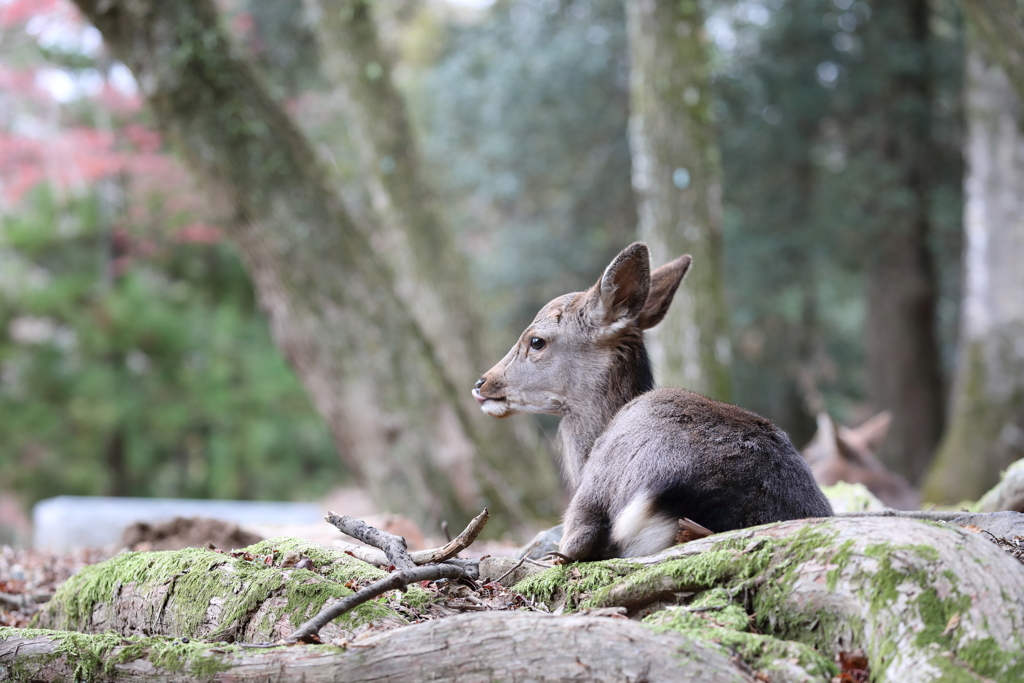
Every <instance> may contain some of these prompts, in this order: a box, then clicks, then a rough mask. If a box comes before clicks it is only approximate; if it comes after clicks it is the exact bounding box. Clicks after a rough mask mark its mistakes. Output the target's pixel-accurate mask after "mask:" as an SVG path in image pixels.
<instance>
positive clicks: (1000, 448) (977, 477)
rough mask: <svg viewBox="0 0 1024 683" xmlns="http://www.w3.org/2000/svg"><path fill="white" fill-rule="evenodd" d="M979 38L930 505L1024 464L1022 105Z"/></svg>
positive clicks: (979, 489)
mask: <svg viewBox="0 0 1024 683" xmlns="http://www.w3.org/2000/svg"><path fill="white" fill-rule="evenodd" d="M994 4H997V3H994ZM982 35H984V34H983V33H979V35H976V36H974V39H973V41H974V44H973V45H972V46H971V48H970V50H969V54H968V59H967V98H966V110H967V141H966V151H965V155H966V157H967V166H968V177H967V180H966V182H965V185H964V187H965V193H966V195H967V196H966V203H965V206H964V233H965V238H966V247H965V254H964V271H965V273H964V291H963V300H962V303H961V320H960V341H959V349H958V359H957V375H956V379H955V384H954V389H953V400H952V406H951V412H950V418H949V427H948V429H947V431H946V433H945V435H944V437H943V440H942V444H941V445H940V447H939V451H938V454H937V456H936V461H935V465H934V467H933V468H932V470H931V472H930V473H929V476H928V479H927V482H926V484H925V487H924V492H923V493H924V497H925V499H926V500H930V501H935V502H950V503H955V502H958V501H961V500H974V499H977V498H978V496H980V495H981V494H982V493H984V492H985V491H986V490H987V489H988V488H990V487H991V486H993V485H994V484H995V483H996V482H997V481H998V479H999V472H1000V471H1001V470H1003V469H1005V468H1006V467H1007V466H1009V464H1010V463H1012V462H1013V461H1015V460H1017V459H1019V458H1020V457H1021V456H1024V345H1022V344H1021V339H1024V297H1022V296H1021V292H1024V269H1022V268H1021V265H1020V264H1021V262H1022V259H1024V156H1022V155H1024V130H1022V127H1021V123H1020V121H1021V117H1022V116H1024V107H1022V105H1021V102H1022V100H1021V96H1020V95H1018V94H1017V92H1015V90H1014V88H1013V86H1012V85H1011V82H1010V80H1009V79H1008V78H1007V76H1006V71H1005V70H1004V69H1003V68H1002V67H1000V66H999V65H998V64H997V63H994V62H993V61H992V59H991V58H990V57H989V55H988V54H987V48H988V45H987V44H986V45H984V46H983V45H982V44H981V41H980V40H979V37H980V36H982ZM983 47H984V48H985V49H984V50H983V49H982V48H983Z"/></svg>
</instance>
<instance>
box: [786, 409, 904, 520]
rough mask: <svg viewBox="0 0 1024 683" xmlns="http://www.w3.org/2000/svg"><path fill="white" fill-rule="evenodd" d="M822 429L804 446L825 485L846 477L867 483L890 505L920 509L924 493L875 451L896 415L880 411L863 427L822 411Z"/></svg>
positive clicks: (816, 472) (854, 482) (880, 498)
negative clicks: (837, 420)
mask: <svg viewBox="0 0 1024 683" xmlns="http://www.w3.org/2000/svg"><path fill="white" fill-rule="evenodd" d="M817 421H818V431H817V433H816V434H815V435H814V438H813V439H811V442H810V443H808V444H807V445H806V446H804V448H803V456H804V460H806V461H807V464H808V465H809V466H810V468H811V474H813V475H814V480H815V481H817V482H818V484H820V485H821V486H832V485H833V484H835V483H837V482H840V481H845V482H847V483H849V484H864V486H866V487H867V489H868V490H869V491H871V493H872V494H874V495H875V496H877V497H878V499H879V500H880V501H882V502H883V503H884V504H885V505H887V506H888V507H891V508H894V509H896V510H917V509H918V508H919V507H920V505H921V496H920V494H919V493H918V492H917V490H915V489H914V487H913V486H911V485H910V484H909V483H908V482H907V480H906V479H904V478H903V477H902V476H900V475H899V474H897V473H896V472H892V471H890V470H889V469H887V468H886V466H885V465H883V464H882V462H881V461H880V460H879V459H878V457H877V456H876V455H875V453H877V452H878V450H879V449H880V448H881V446H882V442H883V441H885V437H886V435H887V434H888V433H889V426H890V425H891V424H892V415H891V414H890V413H889V412H888V411H884V412H881V413H878V414H877V415H875V416H874V417H872V418H870V419H869V420H866V421H865V422H864V423H863V424H861V425H860V426H859V427H854V428H852V429H851V428H848V427H844V426H842V425H837V424H836V423H835V421H834V420H833V419H832V417H831V416H830V415H829V414H828V413H824V412H822V413H818V416H817Z"/></svg>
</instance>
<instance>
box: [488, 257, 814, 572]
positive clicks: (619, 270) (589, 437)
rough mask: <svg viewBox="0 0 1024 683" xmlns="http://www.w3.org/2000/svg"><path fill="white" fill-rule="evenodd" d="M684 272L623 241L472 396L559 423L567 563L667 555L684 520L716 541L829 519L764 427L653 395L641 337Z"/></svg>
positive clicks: (802, 469) (717, 407) (710, 404)
mask: <svg viewBox="0 0 1024 683" xmlns="http://www.w3.org/2000/svg"><path fill="white" fill-rule="evenodd" d="M689 266H690V257H689V256H682V257H680V258H678V259H676V260H675V261H672V262H671V263H669V264H666V265H664V266H662V267H661V268H658V269H657V270H656V271H654V272H653V273H651V272H650V257H649V255H648V251H647V246H646V245H645V244H643V243H640V242H636V243H634V244H631V245H630V246H629V247H627V248H626V249H624V250H623V251H622V252H621V253H620V254H619V255H618V256H617V257H616V258H615V259H614V260H613V261H612V263H611V264H610V265H609V266H608V268H607V269H606V270H605V273H604V275H603V276H602V277H601V279H600V280H598V282H597V283H596V284H595V285H594V286H593V287H591V288H590V289H589V290H587V291H586V292H578V293H575V294H566V295H564V296H562V297H559V298H557V299H555V300H553V301H552V302H551V303H549V304H548V305H547V306H545V307H544V308H542V309H541V311H540V312H539V313H538V314H537V317H536V318H535V319H534V321H533V323H531V325H530V326H529V327H527V329H526V330H525V331H524V332H523V334H522V335H521V336H520V338H519V341H518V342H517V343H516V345H515V346H513V347H512V350H511V351H509V353H508V354H507V355H506V356H505V358H504V359H502V361H501V362H499V363H498V364H497V365H495V366H494V367H493V368H491V369H490V370H488V371H487V373H485V374H484V376H483V377H481V378H480V380H479V381H478V382H477V385H476V388H475V389H474V390H473V395H474V397H476V399H477V401H478V402H480V404H481V408H482V409H483V410H484V412H486V413H488V414H490V415H494V416H496V417H506V416H508V415H513V414H516V413H520V412H537V413H551V414H555V415H560V416H561V417H562V422H561V424H560V426H559V435H560V439H561V442H562V451H563V456H564V457H565V469H566V473H567V476H568V479H569V481H570V484H571V485H572V486H573V488H575V489H576V492H575V494H574V496H573V499H572V501H571V502H570V504H569V509H568V510H567V512H566V526H565V534H564V537H563V541H562V547H561V552H562V553H563V554H565V555H567V556H568V557H571V558H574V559H581V560H588V559H600V558H603V557H616V556H629V555H636V554H641V553H646V552H655V551H657V550H660V549H662V548H664V547H668V546H669V545H672V543H673V542H674V539H675V536H676V533H677V531H678V520H679V519H681V518H683V517H688V518H690V519H692V520H693V521H695V522H697V523H698V524H702V525H704V526H706V527H708V528H710V529H711V530H712V531H726V530H728V529H735V528H740V527H744V526H751V525H754V524H762V523H766V522H773V521H780V520H783V519H794V518H800V517H816V516H827V515H831V514H832V509H831V507H830V506H829V504H828V501H827V500H826V499H825V497H824V495H823V494H822V493H821V490H820V489H819V488H818V487H817V485H816V484H815V483H814V480H813V478H812V477H811V473H810V470H809V469H808V467H807V464H806V463H805V462H804V461H803V459H802V458H801V457H800V455H799V453H797V451H796V449H794V448H793V445H792V444H791V443H790V442H789V438H788V437H787V436H786V434H785V433H784V432H782V431H781V430H779V429H778V428H776V427H775V426H774V425H772V424H771V423H770V422H769V421H768V420H765V419H764V418H762V417H760V416H758V415H755V414H754V413H751V412H749V411H746V410H743V409H742V408H738V407H736V406H732V405H729V404H726V403H721V402H719V401H714V400H712V399H709V398H707V397H704V396H701V395H699V394H695V393H692V392H689V391H686V390H684V389H676V388H662V389H653V379H652V373H651V367H650V361H649V359H648V357H647V350H646V348H645V346H644V342H643V330H644V329H647V328H650V327H653V326H654V325H656V324H658V323H659V322H661V319H662V318H663V317H664V315H665V313H666V312H667V310H668V307H669V305H670V304H671V301H672V298H673V296H674V295H675V292H676V288H677V287H678V286H679V283H680V281H681V280H682V278H683V276H684V275H685V273H686V270H687V269H688V268H689ZM535 339H536V340H537V341H534V340H535ZM538 342H543V343H538Z"/></svg>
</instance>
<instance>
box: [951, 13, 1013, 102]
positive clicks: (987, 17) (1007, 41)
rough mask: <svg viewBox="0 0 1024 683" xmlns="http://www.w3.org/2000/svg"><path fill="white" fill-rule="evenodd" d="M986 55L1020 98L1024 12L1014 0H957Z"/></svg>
mask: <svg viewBox="0 0 1024 683" xmlns="http://www.w3.org/2000/svg"><path fill="white" fill-rule="evenodd" d="M960 6H961V7H962V8H963V10H964V14H966V15H967V20H968V21H969V22H970V25H971V29H972V30H974V31H975V32H976V33H977V39H978V40H979V41H980V42H983V43H984V45H985V50H986V55H987V57H988V58H989V59H990V60H992V61H993V62H995V63H997V64H999V66H1001V67H1002V68H1003V71H1004V73H1005V76H1006V78H1007V80H1008V81H1009V83H1010V86H1011V87H1012V88H1013V89H1014V90H1015V91H1016V92H1017V97H1020V98H1024V14H1022V13H1021V8H1020V3H1019V2H1017V1H1016V0H960Z"/></svg>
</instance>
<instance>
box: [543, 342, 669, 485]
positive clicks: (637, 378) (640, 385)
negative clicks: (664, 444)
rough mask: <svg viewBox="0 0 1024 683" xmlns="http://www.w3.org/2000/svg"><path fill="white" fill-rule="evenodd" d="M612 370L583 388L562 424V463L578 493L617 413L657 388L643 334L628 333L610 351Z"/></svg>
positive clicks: (581, 387)
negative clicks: (596, 445)
mask: <svg viewBox="0 0 1024 683" xmlns="http://www.w3.org/2000/svg"><path fill="white" fill-rule="evenodd" d="M608 351H609V358H608V361H609V362H608V367H607V369H606V371H605V372H603V373H601V374H599V375H598V376H597V378H596V380H595V381H594V382H593V386H580V387H579V389H580V392H579V394H580V396H579V397H578V399H577V400H576V401H573V402H572V404H570V405H568V406H567V408H566V411H565V413H564V414H563V417H562V422H561V423H560V424H559V425H558V437H559V441H560V443H561V450H562V463H563V467H564V468H565V475H566V478H567V479H568V480H569V486H570V488H571V489H572V490H575V489H576V487H577V485H578V484H579V481H580V475H581V473H582V472H583V466H584V465H586V463H587V460H588V459H589V458H590V451H591V450H592V449H593V448H594V442H595V441H597V439H598V437H599V436H601V434H603V433H604V430H605V429H606V428H607V427H608V423H609V422H611V420H612V418H613V417H615V414H616V413H618V412H619V410H620V409H621V408H622V406H624V405H626V404H627V403H629V402H630V401H632V400H633V399H634V398H636V397H637V396H639V395H640V394H643V393H644V392H647V391H650V390H651V389H653V388H654V375H653V373H652V371H651V361H650V358H648V356H647V347H645V346H644V340H643V333H642V332H640V331H636V332H635V333H625V334H623V335H622V336H621V337H620V338H619V339H617V340H615V342H614V344H613V345H611V346H610V347H609V349H608Z"/></svg>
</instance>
